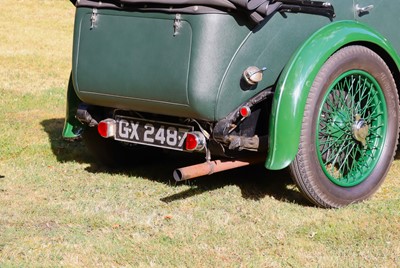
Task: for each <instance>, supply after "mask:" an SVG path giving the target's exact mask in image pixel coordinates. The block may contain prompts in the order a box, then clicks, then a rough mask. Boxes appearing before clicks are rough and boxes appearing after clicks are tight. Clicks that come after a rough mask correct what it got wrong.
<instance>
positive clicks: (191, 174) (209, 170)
mask: <svg viewBox="0 0 400 268" xmlns="http://www.w3.org/2000/svg"><path fill="white" fill-rule="evenodd" d="M262 161H265V156H263V157H253V158H246V159H239V160H229V159H227V160H213V161H208V162H204V163H201V164H197V165H193V166H188V167H182V168H178V169H175V170H174V173H173V176H174V179H175V180H176V181H184V180H190V179H193V178H197V177H200V176H205V175H211V174H214V173H217V172H221V171H225V170H229V169H234V168H238V167H244V166H248V165H253V164H258V163H261V162H262Z"/></svg>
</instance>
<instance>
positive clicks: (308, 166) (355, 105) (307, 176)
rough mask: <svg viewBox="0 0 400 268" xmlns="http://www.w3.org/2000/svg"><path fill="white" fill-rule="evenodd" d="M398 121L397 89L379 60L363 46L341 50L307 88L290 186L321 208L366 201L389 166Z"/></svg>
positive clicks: (381, 180) (377, 186) (395, 141)
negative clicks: (293, 184)
mask: <svg viewBox="0 0 400 268" xmlns="http://www.w3.org/2000/svg"><path fill="white" fill-rule="evenodd" d="M398 118H399V100H398V94H397V88H396V84H395V81H394V79H393V76H392V74H391V72H390V70H389V68H388V66H387V65H386V63H385V62H384V61H383V60H382V58H380V57H379V56H378V55H377V54H376V53H375V52H373V51H372V50H370V49H368V48H366V47H363V46H348V47H345V48H342V49H340V50H339V51H337V52H336V53H335V54H333V55H332V56H331V57H330V58H329V60H328V61H327V62H326V63H325V64H324V65H323V67H322V68H321V70H320V71H319V72H318V74H317V76H316V78H315V80H314V83H313V85H312V87H311V90H310V93H309V96H308V99H307V103H306V107H305V110H304V117H303V123H302V130H301V137H300V145H299V151H298V154H297V156H296V158H295V160H294V161H293V162H292V164H291V165H290V170H291V172H292V174H293V178H294V181H295V183H296V184H297V185H298V187H299V188H300V190H301V191H302V192H303V194H304V195H305V196H306V197H307V198H308V199H309V200H310V201H311V202H313V203H314V204H316V205H318V206H320V207H326V208H337V207H341V206H345V205H348V204H352V203H356V202H359V201H362V200H365V199H366V198H368V197H370V196H371V195H372V194H373V193H374V192H375V191H376V190H377V189H378V188H379V186H380V185H381V184H382V182H383V180H384V179H385V176H386V174H387V172H388V171H389V168H390V166H391V163H392V161H393V156H394V154H395V152H396V147H397V141H398V133H399V121H398Z"/></svg>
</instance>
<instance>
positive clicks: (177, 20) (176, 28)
mask: <svg viewBox="0 0 400 268" xmlns="http://www.w3.org/2000/svg"><path fill="white" fill-rule="evenodd" d="M181 27H182V16H181V14H176V15H175V19H174V36H177V35H178V34H179V29H180V28H181Z"/></svg>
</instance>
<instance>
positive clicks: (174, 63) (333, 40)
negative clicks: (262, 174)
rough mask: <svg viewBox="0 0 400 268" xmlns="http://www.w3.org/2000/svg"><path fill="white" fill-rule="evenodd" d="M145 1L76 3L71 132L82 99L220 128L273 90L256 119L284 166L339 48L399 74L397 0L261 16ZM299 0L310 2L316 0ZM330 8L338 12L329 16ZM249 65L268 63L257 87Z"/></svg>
mask: <svg viewBox="0 0 400 268" xmlns="http://www.w3.org/2000/svg"><path fill="white" fill-rule="evenodd" d="M73 2H75V1H73ZM121 2H122V3H121ZM136 2H138V3H136ZM143 2H144V3H143ZM143 2H140V1H135V0H131V1H129V0H127V1H110V3H111V4H103V6H101V5H100V4H99V3H98V1H78V2H76V3H75V4H76V6H77V9H76V17H75V30H74V43H73V64H72V75H71V77H72V80H71V86H70V87H69V89H68V107H67V117H66V124H65V127H64V131H63V135H64V137H66V138H74V137H77V136H79V135H80V133H81V131H82V129H83V128H84V126H83V125H82V123H81V122H80V121H79V120H77V118H76V112H77V109H78V107H79V105H80V104H81V103H85V104H87V105H90V106H93V107H106V108H110V109H114V110H124V111H135V112H139V113H142V112H143V113H151V114H155V115H160V116H167V117H168V118H175V117H176V118H187V119H191V120H196V121H199V122H205V123H207V124H213V126H214V125H218V122H224V120H227V118H230V117H232V116H233V115H234V114H237V111H238V109H240V107H242V106H243V105H244V104H246V103H248V102H249V100H252V99H254V98H255V96H258V95H260V94H262V93H263V92H265V91H268V92H270V93H271V97H270V98H269V99H268V100H264V99H263V102H262V103H265V102H266V103H267V104H266V105H265V106H266V107H267V108H262V109H261V113H265V115H264V116H262V117H259V119H258V120H255V122H256V124H262V125H263V126H259V128H262V129H264V130H262V131H261V132H262V133H264V134H265V136H266V139H267V140H266V142H264V143H261V142H260V145H259V146H261V145H262V146H264V147H265V148H263V150H262V149H260V148H258V151H260V152H263V154H264V155H265V156H266V160H265V166H266V168H268V169H283V168H285V167H287V166H288V165H289V164H291V163H292V161H293V160H294V159H295V157H296V154H297V152H298V149H299V143H300V136H301V129H302V124H303V117H304V110H305V107H306V102H307V98H308V97H309V93H310V89H311V87H312V85H313V81H314V80H315V78H316V76H317V75H318V73H319V71H320V70H321V68H322V66H323V65H324V64H325V63H326V62H327V60H328V59H329V58H330V57H331V56H332V55H333V54H334V53H335V52H337V51H339V50H340V49H342V48H344V47H347V46H353V45H358V46H363V47H366V48H368V49H370V50H372V51H374V52H375V53H376V54H378V55H379V56H380V57H381V58H382V59H384V61H385V62H386V64H387V66H388V67H389V68H390V70H391V72H392V74H393V77H394V79H395V80H398V79H399V77H400V76H399V70H400V58H399V54H400V32H399V31H396V30H395V27H396V25H398V23H399V20H400V17H398V16H397V10H399V9H400V2H398V1H392V0H355V1H350V0H332V1H330V2H329V4H330V5H328V4H327V3H323V5H322V7H318V8H315V7H313V8H314V9H309V10H308V9H307V8H304V9H295V8H294V9H281V10H276V11H275V12H273V13H272V14H268V15H265V16H263V17H262V18H260V16H256V19H254V18H253V17H254V16H253V15H254V12H253V11H254V9H252V10H251V9H250V11H249V10H247V9H245V10H244V9H243V6H242V5H239V4H238V3H239V2H244V1H239V0H237V1H225V2H226V3H225V2H224V1H216V2H224V5H225V4H226V6H223V5H222V6H217V7H216V6H214V5H213V4H208V2H213V1H197V2H198V4H196V1H178V0H173V1H170V2H171V3H170V5H171V6H173V8H170V10H168V8H165V7H164V5H162V6H161V7H160V6H158V5H156V4H154V3H156V2H157V1H148V4H149V6H145V5H144V4H145V3H146V1H143ZM167 2H168V1H167ZM228 2H229V3H228ZM245 2H246V3H247V1H245ZM254 2H255V1H254ZM258 2H260V3H261V2H263V3H264V4H265V2H267V4H269V5H270V6H271V5H273V4H276V3H279V2H276V1H258ZM297 2H299V4H298V5H299V6H300V7H301V8H303V6H302V3H303V2H306V3H307V2H310V1H297ZM300 2H301V3H300ZM314 2H315V1H314ZM248 3H249V4H250V3H251V1H249V2H248ZM321 3H322V2H321ZM229 4H231V5H233V6H234V7H235V8H234V9H233V10H232V9H231V8H230V7H229ZM288 4H289V5H296V4H297V3H296V1H291V2H289V3H288ZM218 5H219V4H218ZM329 6H332V7H333V8H334V15H332V14H330V15H329V14H328V15H327V13H324V12H325V10H326V8H327V7H329ZM306 7H308V6H307V5H306ZM175 8H176V11H175ZM181 9H182V10H183V11H181ZM319 9H320V10H323V12H319V11H317V10H319ZM188 10H189V11H188ZM190 10H192V11H190ZM200 11H201V12H200ZM252 12H253V13H252ZM395 12H396V13H395ZM256 15H257V14H256ZM250 66H257V67H259V69H262V68H264V69H262V70H261V71H260V72H262V79H261V80H260V81H257V82H256V83H254V84H249V83H246V81H244V79H243V76H244V71H245V70H246V69H247V68H248V67H250ZM260 118H262V119H263V120H261V119H260ZM81 121H82V120H81ZM222 132H224V131H222ZM256 132H257V131H256ZM224 133H225V134H226V132H224ZM211 135H213V133H212V132H211ZM216 136H217V135H216ZM216 140H217V141H222V140H223V139H222V138H220V139H218V137H217V138H216ZM226 146H229V144H226ZM241 149H243V148H241ZM245 149H246V148H245ZM239 151H240V150H239Z"/></svg>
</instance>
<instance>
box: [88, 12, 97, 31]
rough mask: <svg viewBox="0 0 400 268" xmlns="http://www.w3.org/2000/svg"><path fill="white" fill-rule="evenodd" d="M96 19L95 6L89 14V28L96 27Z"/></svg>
mask: <svg viewBox="0 0 400 268" xmlns="http://www.w3.org/2000/svg"><path fill="white" fill-rule="evenodd" d="M96 21H97V8H93V10H92V16H90V30H92V29H93V28H94V27H96Z"/></svg>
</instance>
